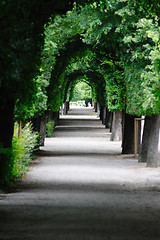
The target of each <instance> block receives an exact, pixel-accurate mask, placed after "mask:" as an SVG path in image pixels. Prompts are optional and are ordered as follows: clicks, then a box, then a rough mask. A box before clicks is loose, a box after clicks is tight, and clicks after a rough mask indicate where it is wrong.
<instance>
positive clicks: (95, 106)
mask: <svg viewBox="0 0 160 240" xmlns="http://www.w3.org/2000/svg"><path fill="white" fill-rule="evenodd" d="M94 109H95V112H97V103H96V102H95V103H94Z"/></svg>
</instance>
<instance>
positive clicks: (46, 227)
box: [0, 108, 160, 240]
mask: <svg viewBox="0 0 160 240" xmlns="http://www.w3.org/2000/svg"><path fill="white" fill-rule="evenodd" d="M109 139H110V132H109V130H108V129H105V127H104V126H103V125H102V124H101V122H100V121H99V119H98V118H97V116H96V114H95V112H94V110H93V109H92V108H81V109H77V108H75V109H71V111H70V112H69V114H68V115H67V116H63V117H61V118H60V121H59V124H58V126H57V127H56V130H55V132H54V133H53V136H52V137H51V138H46V141H45V146H44V147H41V149H40V152H39V156H38V157H37V158H36V159H35V160H34V161H33V162H32V164H31V167H30V171H29V172H28V173H27V174H26V176H25V177H24V179H23V180H22V181H21V183H19V184H17V185H16V186H15V187H14V189H13V190H12V191H11V192H9V193H1V194H0V216H1V217H0V239H1V240H6V239H7V240H23V239H26V240H30V239H31V240H41V239H43V240H50V239H51V240H72V239H73V240H103V239H104V240H135V239H136V240H151V239H153V240H156V239H157V240H159V239H160V169H159V168H157V169H156V168H147V167H146V164H145V163H138V161H137V159H135V158H134V156H133V155H122V154H121V142H111V141H110V140H109Z"/></svg>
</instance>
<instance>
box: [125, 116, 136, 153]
mask: <svg viewBox="0 0 160 240" xmlns="http://www.w3.org/2000/svg"><path fill="white" fill-rule="evenodd" d="M134 118H135V116H132V115H129V114H125V116H124V131H123V140H122V154H133V153H134Z"/></svg>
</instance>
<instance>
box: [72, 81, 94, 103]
mask: <svg viewBox="0 0 160 240" xmlns="http://www.w3.org/2000/svg"><path fill="white" fill-rule="evenodd" d="M91 104H92V88H91V86H90V85H89V84H88V83H86V81H84V80H80V81H78V82H77V83H76V85H75V87H74V89H73V97H72V99H71V101H70V106H72V107H73V106H84V107H88V106H91Z"/></svg>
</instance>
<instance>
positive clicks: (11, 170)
mask: <svg viewBox="0 0 160 240" xmlns="http://www.w3.org/2000/svg"><path fill="white" fill-rule="evenodd" d="M18 128H19V126H18V123H15V128H14V136H13V147H12V150H9V149H3V148H1V149H0V158H1V157H2V158H6V161H5V163H4V166H3V173H2V179H3V182H1V184H2V185H8V184H10V183H12V182H14V181H15V180H17V179H20V178H21V177H22V176H23V175H24V174H25V172H26V171H27V170H28V165H29V163H30V162H31V160H32V159H33V156H34V151H35V150H36V147H38V134H37V133H35V132H33V130H32V126H31V124H30V123H27V124H26V125H25V126H24V127H23V128H22V134H21V136H18ZM0 160H1V159H0Z"/></svg>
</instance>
